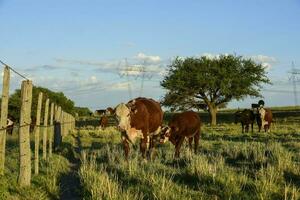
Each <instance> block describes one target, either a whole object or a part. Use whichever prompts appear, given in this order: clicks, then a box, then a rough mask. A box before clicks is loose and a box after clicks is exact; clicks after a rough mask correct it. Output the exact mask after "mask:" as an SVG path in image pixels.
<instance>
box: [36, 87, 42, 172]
mask: <svg viewBox="0 0 300 200" xmlns="http://www.w3.org/2000/svg"><path fill="white" fill-rule="evenodd" d="M42 101H43V93H42V92H40V93H39V98H38V105H37V110H36V122H35V129H34V174H39V149H40V129H41V127H40V125H41V112H42Z"/></svg>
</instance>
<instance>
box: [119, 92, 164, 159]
mask: <svg viewBox="0 0 300 200" xmlns="http://www.w3.org/2000/svg"><path fill="white" fill-rule="evenodd" d="M115 115H116V117H117V120H118V128H119V129H120V131H121V132H122V142H123V145H124V153H125V158H126V160H127V159H128V154H129V150H130V148H129V143H135V141H136V140H137V139H138V138H141V141H140V149H141V153H142V156H143V158H144V159H145V158H146V153H147V156H148V158H149V157H150V158H151V150H152V148H153V146H152V145H151V147H150V139H151V138H152V137H153V136H154V135H158V134H159V133H160V130H161V125H162V120H163V111H162V109H161V107H160V104H159V103H158V102H156V101H154V100H153V99H148V98H142V97H139V98H136V99H133V100H131V101H129V102H128V103H127V104H124V103H121V104H119V105H118V106H117V107H116V109H115Z"/></svg>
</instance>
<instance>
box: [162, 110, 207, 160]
mask: <svg viewBox="0 0 300 200" xmlns="http://www.w3.org/2000/svg"><path fill="white" fill-rule="evenodd" d="M200 128H201V120H200V117H199V115H198V114H197V113H196V112H194V111H186V112H183V113H178V114H175V115H174V116H173V117H172V119H171V120H170V122H169V124H168V126H167V127H164V128H163V130H162V136H161V139H164V142H165V141H166V140H167V139H169V141H170V142H171V143H172V144H173V145H175V158H178V157H179V154H180V148H181V145H182V143H183V141H184V139H185V138H188V140H189V147H190V148H191V149H192V142H193V140H194V143H195V146H194V151H195V153H197V149H198V144H199V139H200ZM161 142H162V141H161Z"/></svg>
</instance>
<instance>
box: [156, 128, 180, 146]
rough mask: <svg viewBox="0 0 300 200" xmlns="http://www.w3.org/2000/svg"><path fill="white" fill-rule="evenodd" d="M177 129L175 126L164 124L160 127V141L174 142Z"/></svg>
mask: <svg viewBox="0 0 300 200" xmlns="http://www.w3.org/2000/svg"><path fill="white" fill-rule="evenodd" d="M178 131H179V128H178V127H176V126H172V125H171V126H165V127H163V128H162V129H161V133H160V143H161V144H163V143H165V142H167V141H168V140H169V141H170V142H172V143H173V144H174V142H175V137H176V133H177V132H178Z"/></svg>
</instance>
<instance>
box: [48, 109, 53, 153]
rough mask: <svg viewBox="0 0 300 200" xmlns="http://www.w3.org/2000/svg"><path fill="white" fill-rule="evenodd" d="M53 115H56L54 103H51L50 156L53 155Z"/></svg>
mask: <svg viewBox="0 0 300 200" xmlns="http://www.w3.org/2000/svg"><path fill="white" fill-rule="evenodd" d="M53 115H54V103H51V109H50V131H49V132H50V134H49V157H51V156H52V141H53V134H54V133H53V130H54V127H53Z"/></svg>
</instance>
